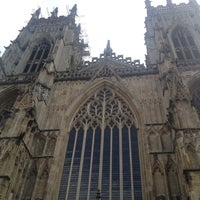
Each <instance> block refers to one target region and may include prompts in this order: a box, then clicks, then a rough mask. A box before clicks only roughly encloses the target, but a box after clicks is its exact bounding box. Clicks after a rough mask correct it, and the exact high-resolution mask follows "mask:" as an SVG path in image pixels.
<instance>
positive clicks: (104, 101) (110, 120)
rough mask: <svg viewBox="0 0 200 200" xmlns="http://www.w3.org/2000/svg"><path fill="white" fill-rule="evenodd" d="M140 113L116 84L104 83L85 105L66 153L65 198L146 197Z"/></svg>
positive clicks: (62, 190)
mask: <svg viewBox="0 0 200 200" xmlns="http://www.w3.org/2000/svg"><path fill="white" fill-rule="evenodd" d="M133 121H134V116H133V114H132V112H131V111H130V109H129V107H128V105H127V104H126V103H125V101H124V100H123V99H122V98H121V97H119V96H118V95H117V94H116V93H115V92H114V91H113V90H110V89H108V88H102V89H99V90H97V91H96V93H95V94H94V95H93V96H92V97H91V98H90V99H89V100H88V101H87V102H86V103H85V104H84V105H83V106H82V107H81V108H80V109H79V111H78V112H77V113H76V115H75V118H74V120H73V128H72V130H71V132H70V135H69V141H68V146H67V151H66V156H65V162H64V169H63V174H62V179H61V184H60V192H59V198H58V199H59V200H61V199H62V200H65V199H77V200H91V199H96V193H97V190H98V189H99V190H100V191H101V196H102V199H110V200H111V199H115V200H117V199H118V200H123V199H124V200H132V199H134V200H141V199H142V189H141V174H140V161H139V152H138V138H137V130H136V128H135V126H134V123H133Z"/></svg>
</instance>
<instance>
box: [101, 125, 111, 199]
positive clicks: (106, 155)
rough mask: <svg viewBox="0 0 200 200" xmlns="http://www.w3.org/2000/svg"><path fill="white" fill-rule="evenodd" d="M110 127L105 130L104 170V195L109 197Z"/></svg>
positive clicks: (106, 197) (105, 197)
mask: <svg viewBox="0 0 200 200" xmlns="http://www.w3.org/2000/svg"><path fill="white" fill-rule="evenodd" d="M110 132H111V130H110V128H109V127H106V129H105V130H104V146H103V171H102V189H101V191H102V192H101V193H102V197H103V199H109V185H110V184H109V182H110V180H109V178H110Z"/></svg>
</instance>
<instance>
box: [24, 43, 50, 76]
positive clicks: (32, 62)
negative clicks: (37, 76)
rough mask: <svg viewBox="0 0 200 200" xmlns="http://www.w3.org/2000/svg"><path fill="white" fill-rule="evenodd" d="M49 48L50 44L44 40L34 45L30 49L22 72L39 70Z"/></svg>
mask: <svg viewBox="0 0 200 200" xmlns="http://www.w3.org/2000/svg"><path fill="white" fill-rule="evenodd" d="M50 49H51V45H50V44H49V43H48V42H46V41H43V42H42V43H40V44H38V45H36V46H35V47H34V48H33V50H32V53H31V55H30V57H29V59H28V62H27V64H26V67H25V69H24V71H23V73H36V72H39V71H40V70H41V69H42V68H43V67H44V65H45V63H46V60H47V58H48V56H49V53H50Z"/></svg>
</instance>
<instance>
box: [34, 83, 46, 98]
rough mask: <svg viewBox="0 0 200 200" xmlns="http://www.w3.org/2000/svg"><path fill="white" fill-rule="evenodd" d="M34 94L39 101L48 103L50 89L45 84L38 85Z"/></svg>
mask: <svg viewBox="0 0 200 200" xmlns="http://www.w3.org/2000/svg"><path fill="white" fill-rule="evenodd" d="M34 93H35V94H36V96H37V99H38V101H46V100H47V99H48V96H49V93H50V88H48V87H47V86H45V85H44V84H41V83H37V84H36V86H35V89H34Z"/></svg>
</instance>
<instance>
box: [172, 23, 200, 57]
mask: <svg viewBox="0 0 200 200" xmlns="http://www.w3.org/2000/svg"><path fill="white" fill-rule="evenodd" d="M172 41H173V44H174V48H175V51H176V55H177V58H178V59H179V60H189V59H200V53H199V50H198V48H197V46H196V44H195V41H194V38H193V37H192V35H191V33H190V32H189V31H188V30H187V29H186V28H184V27H181V26H177V27H176V28H175V29H174V31H173V33H172Z"/></svg>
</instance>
